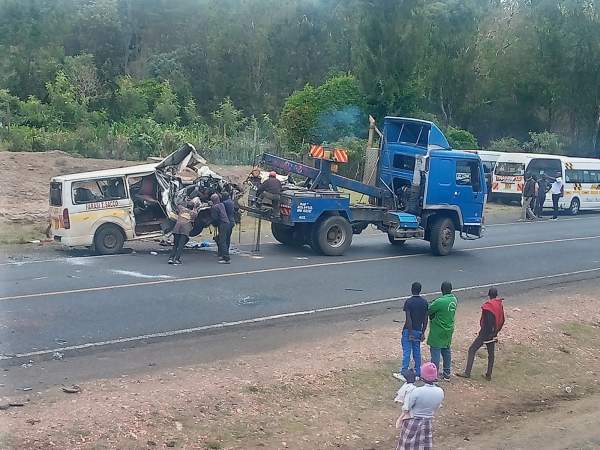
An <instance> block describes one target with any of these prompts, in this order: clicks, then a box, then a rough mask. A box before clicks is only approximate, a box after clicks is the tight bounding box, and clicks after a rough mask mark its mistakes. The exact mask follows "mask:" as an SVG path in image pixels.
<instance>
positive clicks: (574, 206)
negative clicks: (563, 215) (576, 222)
mask: <svg viewBox="0 0 600 450" xmlns="http://www.w3.org/2000/svg"><path fill="white" fill-rule="evenodd" d="M580 209H581V204H580V203H579V199H578V198H574V199H573V200H571V205H570V206H569V214H571V215H572V216H576V215H577V214H579V210H580Z"/></svg>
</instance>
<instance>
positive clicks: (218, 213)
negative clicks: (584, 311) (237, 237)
mask: <svg viewBox="0 0 600 450" xmlns="http://www.w3.org/2000/svg"><path fill="white" fill-rule="evenodd" d="M210 200H211V202H212V206H211V208H210V217H211V219H212V221H213V224H214V225H215V226H216V227H217V230H218V231H217V249H218V255H219V264H229V263H230V261H229V260H230V258H229V247H227V236H230V235H231V234H230V233H231V223H230V222H229V217H227V211H226V210H225V205H223V203H221V198H220V197H219V194H216V193H215V194H212V195H211V196H210Z"/></svg>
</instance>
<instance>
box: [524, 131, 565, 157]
mask: <svg viewBox="0 0 600 450" xmlns="http://www.w3.org/2000/svg"><path fill="white" fill-rule="evenodd" d="M564 146H565V143H564V141H563V138H562V137H561V136H560V135H558V134H556V133H550V132H548V131H542V132H541V133H533V132H531V133H529V142H526V143H525V144H524V145H523V149H524V150H525V151H527V152H531V153H546V154H550V155H560V154H562V150H563V148H564Z"/></svg>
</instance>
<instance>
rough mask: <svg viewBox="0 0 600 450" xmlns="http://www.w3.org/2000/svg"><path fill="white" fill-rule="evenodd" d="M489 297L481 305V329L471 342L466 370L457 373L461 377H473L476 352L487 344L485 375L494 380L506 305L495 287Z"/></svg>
mask: <svg viewBox="0 0 600 450" xmlns="http://www.w3.org/2000/svg"><path fill="white" fill-rule="evenodd" d="M488 297H489V299H488V300H487V301H486V302H485V303H484V304H483V305H481V319H480V321H479V324H480V327H481V329H480V330H479V334H478V335H477V337H476V338H475V340H474V341H473V343H472V344H471V347H469V356H468V358H467V367H466V368H465V371H464V372H463V373H457V374H456V375H457V376H459V377H462V378H470V377H471V369H472V368H473V362H474V361H475V354H476V353H477V350H479V349H480V348H481V346H483V345H484V344H485V346H486V347H487V351H488V365H487V372H486V373H485V375H484V376H485V379H486V380H488V381H491V380H492V369H493V368H494V352H495V349H496V342H498V333H499V332H500V330H501V329H502V326H503V325H504V306H503V305H502V301H503V299H502V298H499V297H498V289H496V288H495V287H491V288H490V290H489V291H488Z"/></svg>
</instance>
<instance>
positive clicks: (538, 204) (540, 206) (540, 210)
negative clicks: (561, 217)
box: [533, 195, 546, 217]
mask: <svg viewBox="0 0 600 450" xmlns="http://www.w3.org/2000/svg"><path fill="white" fill-rule="evenodd" d="M545 202H546V195H544V196H543V197H542V196H540V197H538V198H537V199H536V201H535V210H534V211H533V213H534V214H535V215H536V216H538V217H542V216H543V215H544V203H545Z"/></svg>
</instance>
